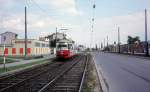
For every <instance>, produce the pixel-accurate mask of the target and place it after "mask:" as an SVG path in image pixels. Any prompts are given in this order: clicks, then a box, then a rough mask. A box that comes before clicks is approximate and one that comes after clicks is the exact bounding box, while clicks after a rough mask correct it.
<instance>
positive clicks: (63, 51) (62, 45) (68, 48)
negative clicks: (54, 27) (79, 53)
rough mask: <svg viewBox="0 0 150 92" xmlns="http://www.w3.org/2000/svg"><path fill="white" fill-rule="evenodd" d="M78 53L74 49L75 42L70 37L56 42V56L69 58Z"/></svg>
mask: <svg viewBox="0 0 150 92" xmlns="http://www.w3.org/2000/svg"><path fill="white" fill-rule="evenodd" d="M75 54H76V52H75V50H74V42H73V41H70V40H68V39H62V40H59V41H58V42H57V43H56V57H57V58H63V59H69V58H71V57H72V56H74V55H75Z"/></svg>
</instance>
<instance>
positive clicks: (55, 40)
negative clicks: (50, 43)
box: [55, 27, 57, 45]
mask: <svg viewBox="0 0 150 92" xmlns="http://www.w3.org/2000/svg"><path fill="white" fill-rule="evenodd" d="M56 43H57V27H56V36H55V45H56Z"/></svg>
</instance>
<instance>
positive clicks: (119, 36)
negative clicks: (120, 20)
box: [118, 27, 120, 53]
mask: <svg viewBox="0 0 150 92" xmlns="http://www.w3.org/2000/svg"><path fill="white" fill-rule="evenodd" d="M118 53H120V28H119V27H118Z"/></svg>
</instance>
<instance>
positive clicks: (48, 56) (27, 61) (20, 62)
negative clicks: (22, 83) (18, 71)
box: [0, 55, 55, 68]
mask: <svg viewBox="0 0 150 92" xmlns="http://www.w3.org/2000/svg"><path fill="white" fill-rule="evenodd" d="M54 57H55V55H47V56H44V58H40V59H32V60H21V61H19V62H14V63H8V64H5V65H6V67H12V66H17V65H22V64H28V63H32V62H36V61H42V60H46V59H50V58H54ZM3 66H4V65H3V64H1V65H0V68H3Z"/></svg>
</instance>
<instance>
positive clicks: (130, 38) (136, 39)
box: [127, 36, 140, 44]
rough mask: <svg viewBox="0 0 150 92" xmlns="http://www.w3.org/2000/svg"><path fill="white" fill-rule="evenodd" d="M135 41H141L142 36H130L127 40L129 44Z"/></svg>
mask: <svg viewBox="0 0 150 92" xmlns="http://www.w3.org/2000/svg"><path fill="white" fill-rule="evenodd" d="M135 42H140V38H139V37H138V36H136V37H132V36H128V40H127V43H128V44H134V43H135Z"/></svg>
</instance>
